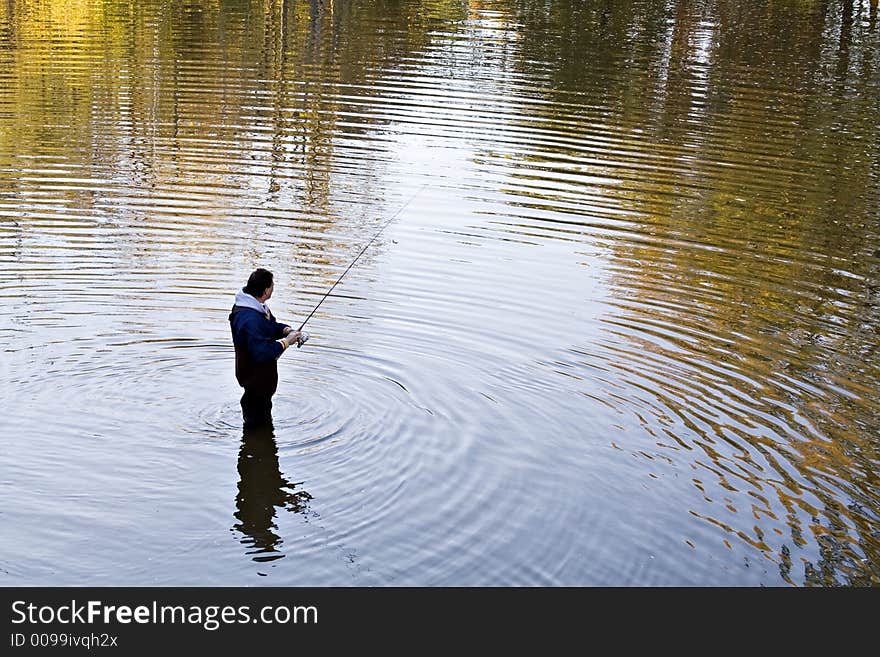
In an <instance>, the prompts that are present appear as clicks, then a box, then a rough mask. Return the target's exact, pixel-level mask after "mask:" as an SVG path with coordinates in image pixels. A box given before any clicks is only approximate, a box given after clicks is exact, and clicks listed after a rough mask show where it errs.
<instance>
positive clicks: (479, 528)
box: [0, 0, 880, 586]
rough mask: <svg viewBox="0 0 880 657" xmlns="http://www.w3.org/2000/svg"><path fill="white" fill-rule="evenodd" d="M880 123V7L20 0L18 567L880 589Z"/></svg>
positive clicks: (5, 224)
mask: <svg viewBox="0 0 880 657" xmlns="http://www.w3.org/2000/svg"><path fill="white" fill-rule="evenodd" d="M878 108H880V27H878V20H877V3H876V1H872V0H860V1H858V2H854V3H851V4H850V3H826V2H821V1H818V0H817V1H815V2H813V1H808V2H790V3H786V2H783V3H776V2H773V3H771V2H769V1H760V0H751V1H749V2H741V1H734V0H697V1H694V2H683V1H682V2H674V1H669V2H666V3H658V2H649V1H647V0H644V1H639V0H635V1H632V2H573V1H572V2H563V1H562V0H542V1H538V0H488V1H486V2H481V1H477V0H470V1H469V2H463V1H460V0H456V1H447V0H424V1H422V2H416V1H414V0H401V1H395V0H385V1H384V2H379V1H371V0H359V1H346V0H325V1H324V2H318V1H317V0H313V1H312V2H290V1H286V2H285V1H283V0H266V1H264V2H256V1H250V2H249V1H246V0H240V1H231V0H226V1H219V2H216V1H215V2H208V1H199V0H189V1H188V2H170V0H169V1H165V2H161V1H157V0H147V1H145V2H138V3H129V2H122V1H118V0H104V1H102V0H9V1H8V2H4V3H2V4H0V337H2V344H3V351H2V358H0V368H2V369H0V374H2V376H0V406H2V408H3V413H2V418H3V419H2V420H0V427H2V431H0V435H2V438H0V440H2V451H0V494H2V498H0V499H2V504H0V522H2V524H3V527H4V530H3V534H2V538H0V582H2V583H3V584H5V585H8V586H15V585H44V584H48V585H96V586H97V585H111V586H116V585H185V586H188V585H208V586H218V585H230V586H239V585H261V584H267V585H273V586H278V585H295V586H299V585H310V586H313V585H317V586H325V585H333V586H339V585H341V586H347V585H352V586H385V585H394V586H401V585H402V586H410V585H417V586H443V585H452V586H459V585H478V586H519V585H525V586H558V585H567V586H605V585H615V586H618V585H621V586H667V585H694V586H757V585H767V586H832V585H849V586H877V585H878V584H880V479H878V463H880V437H878V436H880V432H878V429H880V351H878V331H880V118H878V117H880V112H878ZM407 203H408V205H406V204H407ZM404 206H405V207H404ZM401 208H403V210H402V211H401V212H400V214H399V215H398V216H397V218H396V219H394V220H393V221H392V222H391V223H390V224H388V227H387V228H386V229H385V230H384V231H383V232H382V233H381V235H380V236H379V238H377V239H376V241H375V242H374V243H373V244H372V245H371V246H370V248H369V249H368V250H367V251H366V252H365V254H364V256H363V257H362V258H361V259H360V260H359V261H358V264H357V266H356V267H355V268H353V269H352V270H351V271H350V272H349V273H348V274H347V275H346V276H345V278H344V279H343V282H342V283H341V284H340V285H339V286H338V287H337V288H336V290H334V292H333V294H332V296H330V297H329V298H328V299H327V300H326V301H325V302H324V303H323V305H322V306H321V308H320V309H319V310H318V312H317V313H315V315H314V317H313V318H312V319H311V320H310V321H309V324H308V325H307V327H306V328H307V330H309V331H310V333H311V335H312V338H311V340H310V342H309V343H308V344H307V345H306V346H304V347H303V348H302V349H299V350H296V349H294V350H290V351H288V352H287V353H285V354H284V355H283V356H282V358H281V360H280V362H279V370H280V378H281V382H280V386H279V391H278V393H277V394H276V396H275V409H274V420H275V426H274V431H273V432H271V433H268V434H266V433H262V434H260V435H247V436H243V433H242V428H241V418H240V409H239V407H238V398H239V396H240V392H241V391H240V389H239V388H238V386H237V384H236V382H235V379H234V375H233V353H232V346H231V339H230V334H229V326H228V322H227V315H228V312H229V308H230V306H231V301H232V296H233V294H234V292H235V291H236V290H237V289H238V288H240V287H241V286H242V285H243V283H244V281H245V279H246V278H247V275H248V273H249V272H250V271H251V270H252V269H253V268H255V267H257V266H263V267H267V268H269V269H271V270H272V271H273V272H274V273H275V277H276V286H275V295H274V296H273V298H272V300H271V302H270V305H271V307H272V309H273V311H274V313H275V314H276V316H277V317H278V318H279V319H280V320H281V321H286V322H288V323H290V324H293V325H294V326H298V325H299V323H300V322H301V321H302V320H303V319H304V318H305V317H306V316H307V315H308V313H309V312H310V310H311V309H312V308H313V307H314V306H315V304H317V303H318V301H319V300H320V299H321V296H322V295H323V294H324V292H325V291H326V290H327V289H329V288H330V286H331V285H332V284H333V282H334V281H335V280H336V279H337V278H338V276H339V275H340V274H342V272H343V271H344V270H345V268H346V267H347V266H348V264H349V263H350V262H351V260H352V259H353V258H354V257H355V255H356V254H357V253H358V252H359V251H360V250H361V249H362V248H363V246H364V245H365V244H366V243H367V242H368V241H369V240H370V239H371V238H372V237H373V235H375V233H376V231H378V230H379V228H380V227H381V226H382V225H383V223H385V222H386V221H387V220H388V219H389V218H390V217H392V216H393V215H394V214H395V213H397V212H398V211H400V210H401Z"/></svg>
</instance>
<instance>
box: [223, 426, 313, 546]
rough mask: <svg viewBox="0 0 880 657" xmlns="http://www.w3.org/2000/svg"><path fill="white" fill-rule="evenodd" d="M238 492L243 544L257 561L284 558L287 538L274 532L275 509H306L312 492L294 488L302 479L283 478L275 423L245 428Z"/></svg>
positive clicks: (242, 440) (238, 514)
mask: <svg viewBox="0 0 880 657" xmlns="http://www.w3.org/2000/svg"><path fill="white" fill-rule="evenodd" d="M238 474H239V477H240V479H239V482H238V495H236V496H235V507H236V512H235V517H236V518H237V519H238V522H237V523H236V524H235V525H233V529H234V530H237V531H239V532H241V533H242V534H243V537H242V538H241V543H242V545H246V546H248V547H249V548H252V549H249V550H248V552H247V553H248V554H251V555H254V556H253V560H254V561H258V562H264V561H274V560H276V559H281V558H282V557H284V554H283V553H282V552H281V549H280V546H281V544H282V543H283V542H284V540H283V539H282V538H281V537H280V536H279V535H278V534H276V533H275V531H274V530H276V529H277V526H276V524H275V522H274V518H275V510H276V509H287V510H288V511H293V512H294V513H302V512H305V511H306V510H307V508H308V503H309V500H311V499H312V496H311V495H309V493H308V492H306V491H304V490H298V491H294V488H295V487H296V486H297V485H299V484H300V483H302V482H297V483H293V482H290V481H288V480H287V479H285V478H284V476H283V475H282V474H281V471H280V469H279V467H278V446H277V445H276V444H275V434H274V432H273V430H272V426H271V425H269V426H263V427H258V428H254V429H245V431H244V435H243V436H242V439H241V450H240V451H239V453H238Z"/></svg>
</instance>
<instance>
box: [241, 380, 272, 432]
mask: <svg viewBox="0 0 880 657" xmlns="http://www.w3.org/2000/svg"><path fill="white" fill-rule="evenodd" d="M241 414H242V416H243V418H244V426H245V428H248V429H250V428H253V427H261V426H264V425H271V424H272V393H271V392H269V391H267V390H266V388H265V387H263V386H256V387H246V388H245V389H244V394H243V395H242V396H241Z"/></svg>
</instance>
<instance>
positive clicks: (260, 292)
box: [244, 268, 275, 303]
mask: <svg viewBox="0 0 880 657" xmlns="http://www.w3.org/2000/svg"><path fill="white" fill-rule="evenodd" d="M274 287H275V283H274V281H273V279H272V272H270V271H269V270H268V269H262V268H260V269H255V270H254V272H253V273H252V274H251V275H250V276H249V277H248V282H247V285H245V286H244V291H245V293H246V294H250V295H251V296H252V297H254V298H255V299H256V300H257V301H259V302H260V303H265V302H266V301H268V300H269V297H271V296H272V290H273V289H274Z"/></svg>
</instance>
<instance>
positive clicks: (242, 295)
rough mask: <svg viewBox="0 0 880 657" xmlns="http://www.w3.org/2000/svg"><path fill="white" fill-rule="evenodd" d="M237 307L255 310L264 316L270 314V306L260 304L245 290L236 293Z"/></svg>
mask: <svg viewBox="0 0 880 657" xmlns="http://www.w3.org/2000/svg"><path fill="white" fill-rule="evenodd" d="M235 305H236V306H244V307H245V308H253V309H254V310H258V311H260V312H261V313H263V314H264V315H267V314H268V313H269V306H267V305H266V304H265V303H260V302H259V301H257V299H256V297H253V296H251V295H250V294H248V293H247V292H245V291H244V290H239V291H238V292H236V293H235Z"/></svg>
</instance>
